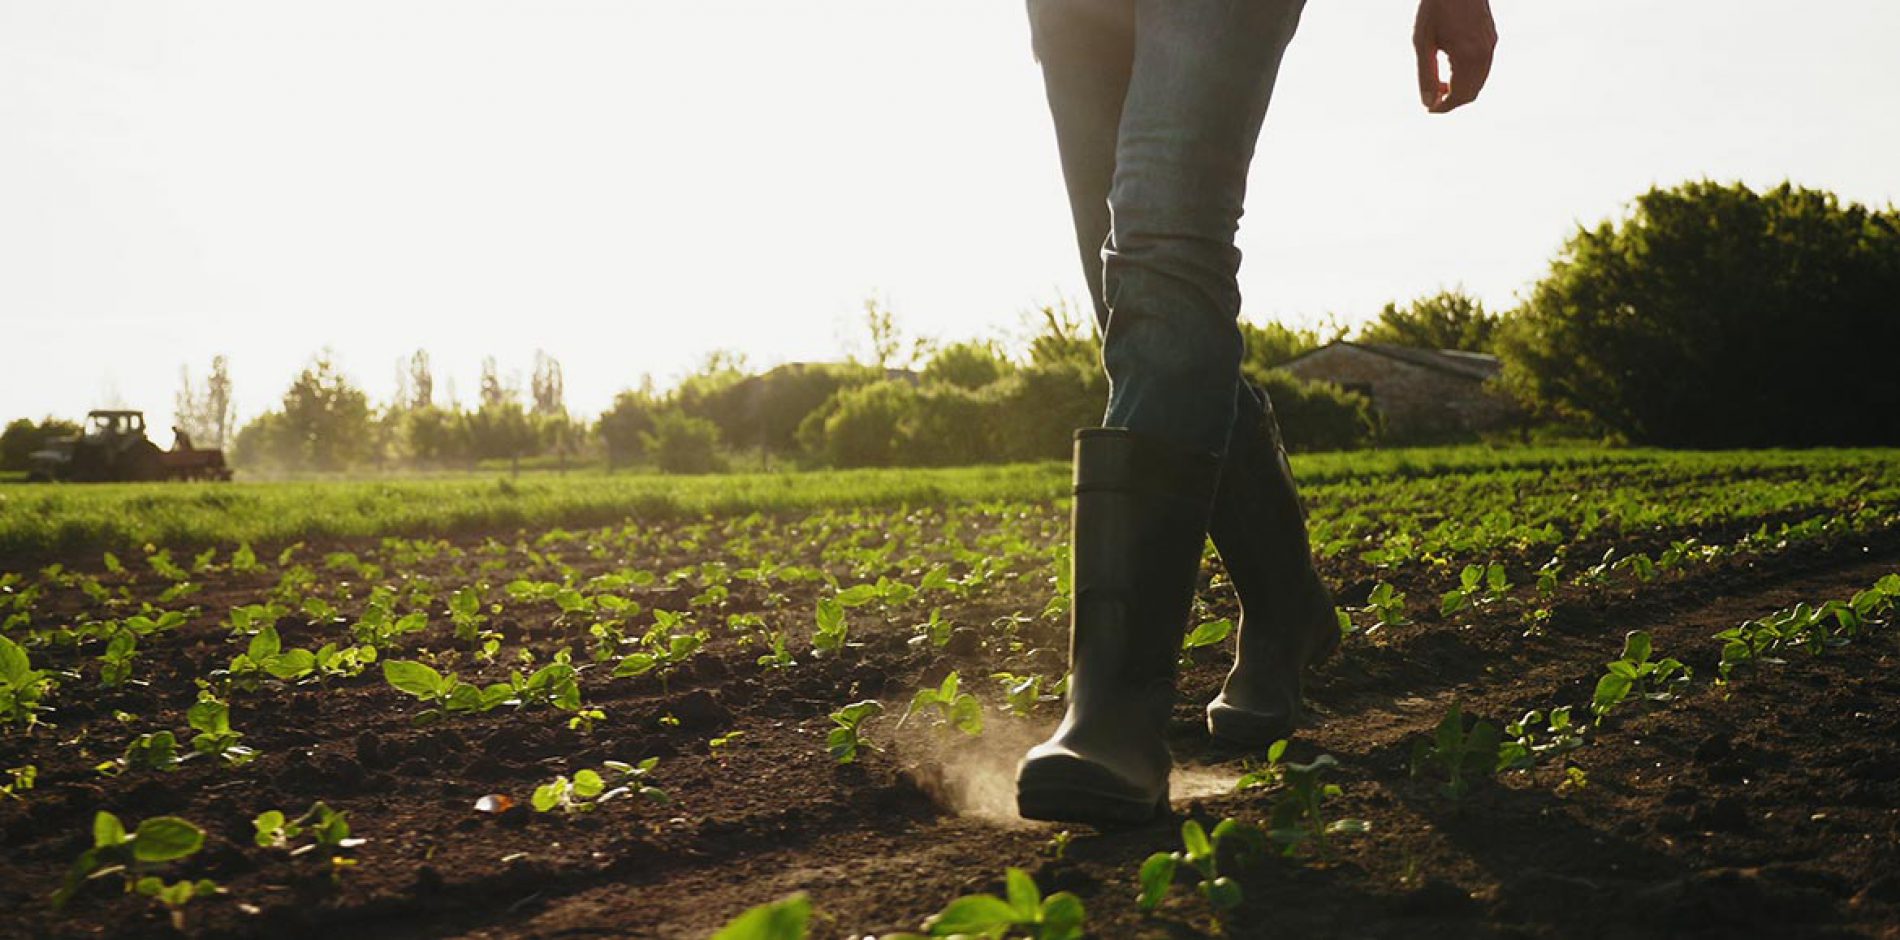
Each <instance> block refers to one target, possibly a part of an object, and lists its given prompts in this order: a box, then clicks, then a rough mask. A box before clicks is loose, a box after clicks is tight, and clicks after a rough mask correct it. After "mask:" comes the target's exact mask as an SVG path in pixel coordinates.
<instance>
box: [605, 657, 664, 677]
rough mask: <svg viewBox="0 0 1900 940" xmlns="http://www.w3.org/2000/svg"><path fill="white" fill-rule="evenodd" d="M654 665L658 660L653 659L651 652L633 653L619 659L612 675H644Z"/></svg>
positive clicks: (657, 663)
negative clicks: (618, 663)
mask: <svg viewBox="0 0 1900 940" xmlns="http://www.w3.org/2000/svg"><path fill="white" fill-rule="evenodd" d="M656 665H659V660H657V659H655V658H654V657H653V655H652V654H650V653H633V654H631V655H629V656H628V657H627V658H625V659H623V660H621V661H620V665H618V666H615V667H614V676H615V677H616V678H626V677H628V676H641V675H645V674H647V673H648V672H651V671H652V670H653V667H654V666H656Z"/></svg>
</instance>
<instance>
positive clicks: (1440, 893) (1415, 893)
mask: <svg viewBox="0 0 1900 940" xmlns="http://www.w3.org/2000/svg"><path fill="white" fill-rule="evenodd" d="M1474 907H1476V902H1475V901H1474V900H1473V899H1472V897H1471V894H1470V893H1469V892H1467V891H1466V890H1465V889H1463V888H1460V887H1458V886H1457V885H1455V884H1452V883H1451V882H1449V881H1446V880H1444V879H1442V878H1427V879H1425V883H1424V884H1421V885H1419V886H1418V887H1416V888H1413V889H1412V890H1410V891H1407V892H1406V893H1404V894H1401V895H1399V896H1398V897H1396V898H1394V899H1393V901H1392V913H1394V914H1397V915H1398V916H1400V917H1457V916H1459V915H1462V914H1467V913H1470V912H1471V910H1472V908H1474Z"/></svg>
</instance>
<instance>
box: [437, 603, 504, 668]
mask: <svg viewBox="0 0 1900 940" xmlns="http://www.w3.org/2000/svg"><path fill="white" fill-rule="evenodd" d="M449 623H451V624H453V625H454V627H455V638H456V639H458V640H461V641H462V642H464V643H467V644H470V645H471V646H474V647H475V648H476V650H477V652H478V654H479V655H481V656H482V657H483V658H484V659H493V658H494V656H495V653H496V652H497V651H499V650H500V649H501V634H500V633H498V632H496V631H494V630H489V629H485V627H486V625H487V623H488V615H487V614H484V613H482V594H481V592H480V591H478V590H476V589H475V588H473V587H464V588H461V589H460V590H458V591H456V592H455V593H454V594H451V595H449Z"/></svg>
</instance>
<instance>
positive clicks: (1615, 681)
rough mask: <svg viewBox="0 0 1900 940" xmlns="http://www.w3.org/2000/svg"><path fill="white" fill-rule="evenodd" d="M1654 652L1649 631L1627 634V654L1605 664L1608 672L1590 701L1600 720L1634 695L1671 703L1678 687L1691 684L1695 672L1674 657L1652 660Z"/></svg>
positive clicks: (1624, 647) (1624, 642)
mask: <svg viewBox="0 0 1900 940" xmlns="http://www.w3.org/2000/svg"><path fill="white" fill-rule="evenodd" d="M1651 651H1652V648H1651V642H1650V638H1649V633H1648V632H1646V631H1643V630H1631V631H1630V632H1629V635H1628V636H1626V637H1624V639H1623V657H1622V658H1621V659H1614V660H1611V661H1610V662H1609V663H1607V664H1605V665H1604V669H1605V672H1604V674H1603V677H1602V678H1600V679H1598V680H1597V687H1596V693H1595V694H1594V695H1593V696H1592V698H1591V701H1590V712H1591V714H1593V715H1595V716H1596V719H1597V721H1599V722H1601V721H1602V720H1603V718H1604V716H1606V715H1608V714H1609V713H1610V712H1611V711H1612V710H1613V709H1615V708H1616V707H1617V706H1618V705H1621V704H1622V703H1623V701H1624V700H1625V699H1627V698H1629V697H1630V696H1631V695H1638V696H1641V697H1642V698H1644V699H1646V700H1648V701H1652V702H1667V701H1670V700H1672V699H1674V698H1675V697H1676V690H1678V689H1680V688H1682V687H1684V686H1687V685H1688V683H1689V678H1690V676H1691V675H1692V674H1693V673H1692V672H1691V670H1690V669H1689V667H1688V666H1685V665H1683V664H1682V662H1681V661H1680V660H1677V659H1673V658H1665V659H1660V660H1651V659H1650V658H1649V657H1650V653H1651Z"/></svg>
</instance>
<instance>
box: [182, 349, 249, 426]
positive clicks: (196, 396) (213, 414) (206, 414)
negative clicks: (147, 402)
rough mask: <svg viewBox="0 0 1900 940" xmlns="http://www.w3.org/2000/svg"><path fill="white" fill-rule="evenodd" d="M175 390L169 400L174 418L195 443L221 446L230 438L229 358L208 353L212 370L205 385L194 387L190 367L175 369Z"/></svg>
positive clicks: (231, 418)
mask: <svg viewBox="0 0 1900 940" xmlns="http://www.w3.org/2000/svg"><path fill="white" fill-rule="evenodd" d="M178 376H179V385H178V394H177V396H176V397H175V398H174V399H173V402H172V412H173V420H174V421H175V422H176V423H177V425H178V427H180V428H182V429H183V430H184V432H185V433H186V434H187V435H189V436H190V437H191V440H192V443H193V444H194V445H196V446H198V447H213V448H222V447H224V446H225V444H227V443H229V442H230V439H231V437H232V433H231V429H232V425H233V424H234V422H235V419H236V415H235V414H234V413H233V412H232V408H231V373H230V361H229V360H228V359H226V358H225V357H224V356H212V357H211V374H210V375H208V376H206V377H205V384H204V388H203V389H202V390H201V389H198V388H195V387H193V385H192V382H191V368H190V367H189V366H181V367H179V370H178Z"/></svg>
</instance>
